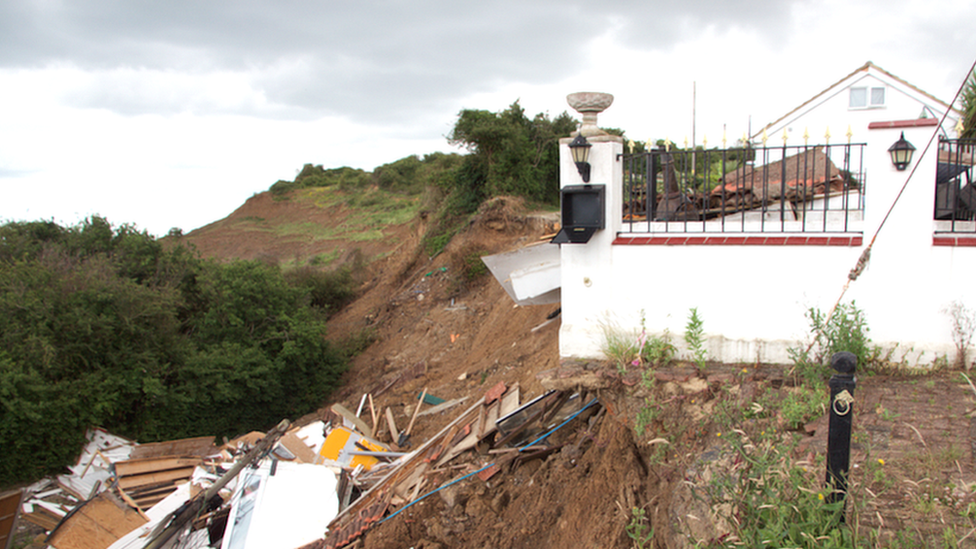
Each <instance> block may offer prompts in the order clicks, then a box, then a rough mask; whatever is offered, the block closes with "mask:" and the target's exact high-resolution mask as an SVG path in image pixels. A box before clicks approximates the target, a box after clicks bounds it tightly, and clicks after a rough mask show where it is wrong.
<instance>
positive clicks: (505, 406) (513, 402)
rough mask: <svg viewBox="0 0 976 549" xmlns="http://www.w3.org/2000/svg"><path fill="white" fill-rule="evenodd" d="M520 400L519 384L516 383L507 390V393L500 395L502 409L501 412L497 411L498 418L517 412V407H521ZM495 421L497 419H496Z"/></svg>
mask: <svg viewBox="0 0 976 549" xmlns="http://www.w3.org/2000/svg"><path fill="white" fill-rule="evenodd" d="M520 398H521V397H520V395H519V384H518V383H516V384H514V385H512V387H511V388H510V389H509V390H508V392H507V393H505V394H504V395H502V407H501V410H500V411H499V414H500V415H499V416H498V417H505V416H507V415H508V414H510V413H512V412H514V411H515V410H518V408H519V406H521V403H520V400H519V399H520ZM495 419H498V418H497V417H496V418H495Z"/></svg>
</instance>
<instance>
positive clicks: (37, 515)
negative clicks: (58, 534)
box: [21, 511, 61, 532]
mask: <svg viewBox="0 0 976 549" xmlns="http://www.w3.org/2000/svg"><path fill="white" fill-rule="evenodd" d="M21 517H23V518H24V520H26V521H27V522H30V523H32V524H36V525H38V526H40V527H41V528H43V529H44V530H46V531H48V532H50V531H51V530H54V529H55V528H57V526H58V523H59V522H61V519H60V518H55V517H53V516H51V515H50V514H48V513H47V512H45V511H34V512H32V513H24V514H22V515H21Z"/></svg>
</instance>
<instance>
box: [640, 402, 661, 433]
mask: <svg viewBox="0 0 976 549" xmlns="http://www.w3.org/2000/svg"><path fill="white" fill-rule="evenodd" d="M660 413H661V410H660V406H658V405H657V403H656V402H654V401H653V400H652V399H650V398H645V399H644V406H642V407H641V409H640V410H639V411H638V412H637V420H636V421H635V424H634V431H636V432H637V436H638V437H643V436H644V433H645V432H646V431H647V427H648V426H650V425H651V424H653V423H654V420H656V419H657V417H658V416H659V415H660Z"/></svg>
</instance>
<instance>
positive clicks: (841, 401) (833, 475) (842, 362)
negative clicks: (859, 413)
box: [827, 351, 857, 522]
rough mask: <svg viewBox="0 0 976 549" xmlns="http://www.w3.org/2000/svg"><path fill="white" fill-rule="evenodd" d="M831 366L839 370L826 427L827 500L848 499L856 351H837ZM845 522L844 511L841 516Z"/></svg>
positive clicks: (832, 390) (832, 383) (831, 387)
mask: <svg viewBox="0 0 976 549" xmlns="http://www.w3.org/2000/svg"><path fill="white" fill-rule="evenodd" d="M830 367H831V368H833V369H834V370H836V371H837V373H836V374H834V375H833V376H831V378H830V381H829V385H830V424H829V427H828V430H827V489H828V490H829V495H828V497H827V501H828V502H829V503H833V502H835V501H841V502H845V501H846V499H845V498H846V497H847V472H848V470H849V469H850V464H851V424H852V419H853V415H854V414H853V413H852V412H853V411H854V388H855V387H856V386H857V378H856V377H855V376H854V369H855V368H856V367H857V356H856V355H854V353H848V352H846V351H845V352H841V353H835V354H834V356H832V357H830ZM840 520H841V522H843V521H844V513H843V512H841V515H840Z"/></svg>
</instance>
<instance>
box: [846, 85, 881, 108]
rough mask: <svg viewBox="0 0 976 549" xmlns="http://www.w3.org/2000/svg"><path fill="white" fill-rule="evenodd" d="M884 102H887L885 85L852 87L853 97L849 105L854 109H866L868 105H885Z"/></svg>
mask: <svg viewBox="0 0 976 549" xmlns="http://www.w3.org/2000/svg"><path fill="white" fill-rule="evenodd" d="M884 104H885V89H884V87H878V88H868V87H859V88H851V97H850V103H849V104H848V106H849V107H850V108H852V109H866V108H868V107H883V106H884Z"/></svg>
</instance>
